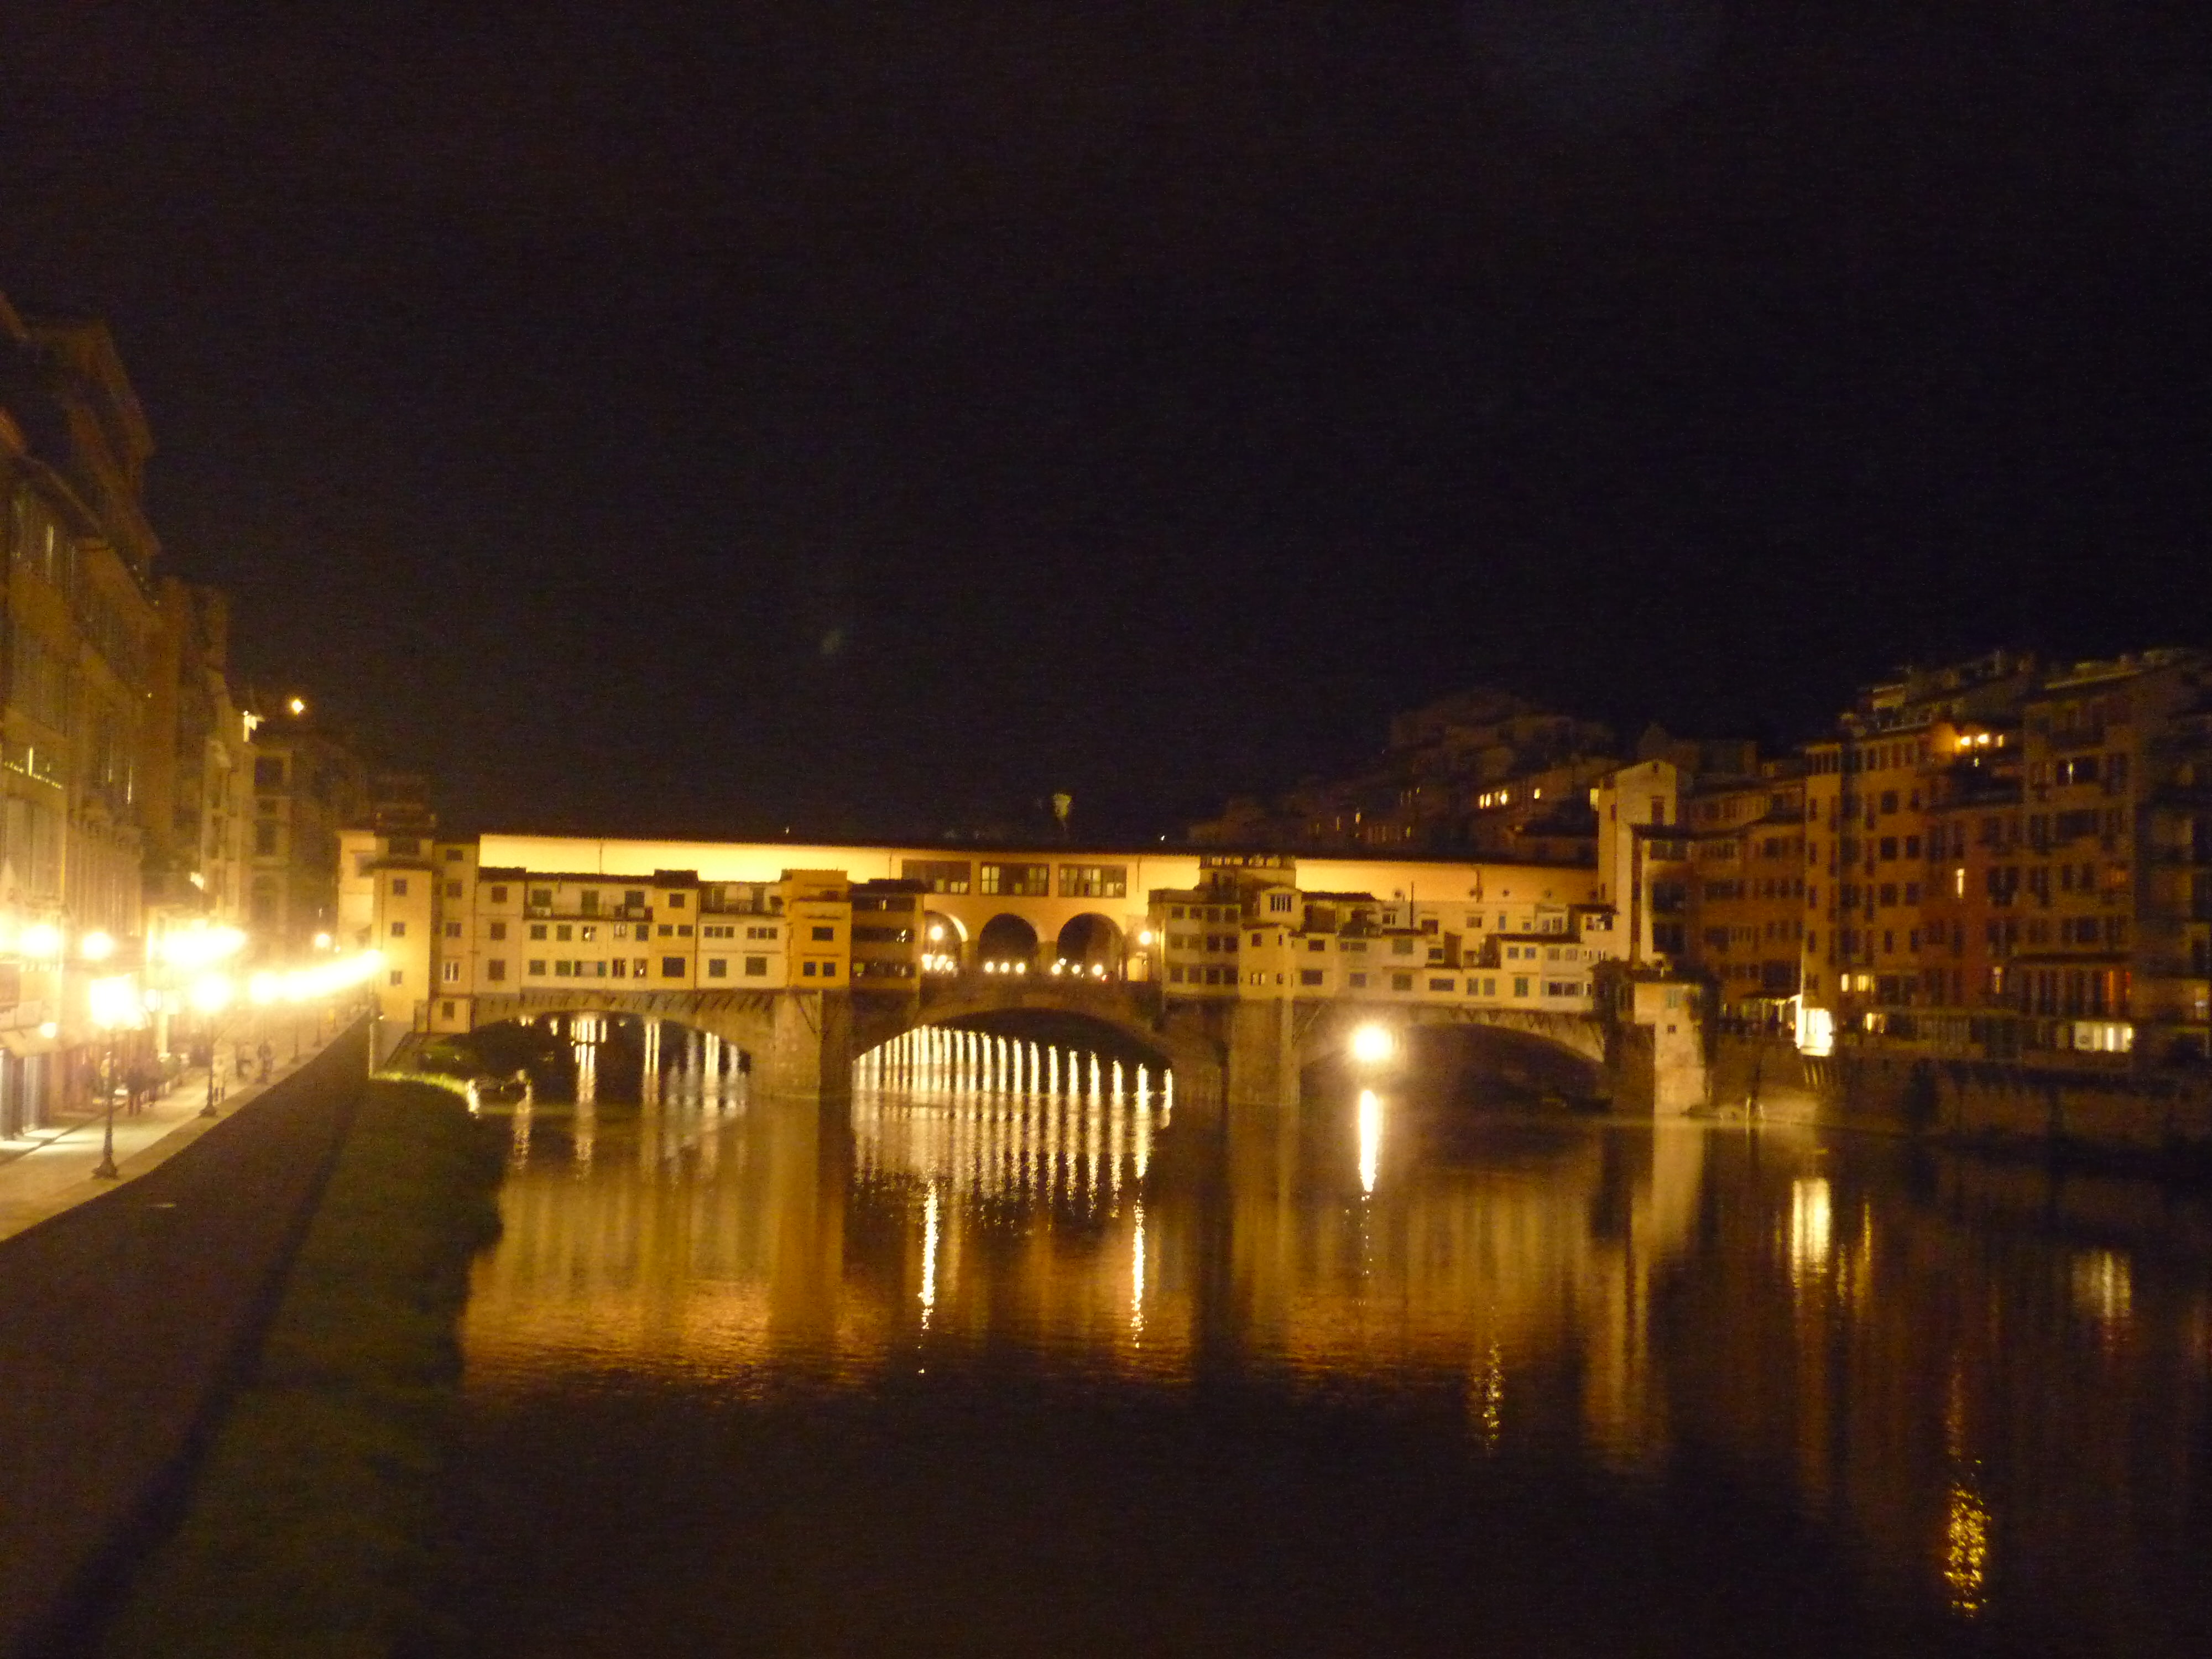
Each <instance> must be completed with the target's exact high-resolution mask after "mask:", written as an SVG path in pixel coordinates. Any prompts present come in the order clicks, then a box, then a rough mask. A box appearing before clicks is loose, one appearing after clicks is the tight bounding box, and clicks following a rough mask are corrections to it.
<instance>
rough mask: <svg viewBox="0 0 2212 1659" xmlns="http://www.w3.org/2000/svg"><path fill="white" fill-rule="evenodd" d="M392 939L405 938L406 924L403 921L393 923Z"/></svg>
mask: <svg viewBox="0 0 2212 1659" xmlns="http://www.w3.org/2000/svg"><path fill="white" fill-rule="evenodd" d="M406 937H407V924H406V923H405V922H404V921H395V922H393V923H392V938H394V939H405V938H406Z"/></svg>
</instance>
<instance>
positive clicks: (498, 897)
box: [491, 884, 507, 904]
mask: <svg viewBox="0 0 2212 1659" xmlns="http://www.w3.org/2000/svg"><path fill="white" fill-rule="evenodd" d="M491 902H493V903H494V904H504V903H506V902H507V889H506V888H504V887H502V886H498V885H496V884H495V885H494V886H493V888H492V890H491Z"/></svg>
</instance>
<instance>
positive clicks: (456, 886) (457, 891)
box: [446, 881, 461, 899]
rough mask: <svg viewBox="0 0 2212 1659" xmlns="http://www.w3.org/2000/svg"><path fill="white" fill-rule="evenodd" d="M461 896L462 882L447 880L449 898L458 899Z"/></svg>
mask: <svg viewBox="0 0 2212 1659" xmlns="http://www.w3.org/2000/svg"><path fill="white" fill-rule="evenodd" d="M446 896H447V898H449V899H457V898H459V897H460V896H461V884H460V883H459V882H458V881H449V882H447V884H446Z"/></svg>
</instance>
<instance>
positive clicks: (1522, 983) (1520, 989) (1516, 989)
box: [1513, 979, 1528, 997]
mask: <svg viewBox="0 0 2212 1659" xmlns="http://www.w3.org/2000/svg"><path fill="white" fill-rule="evenodd" d="M1513 994H1514V995H1515V996H1516V997H1525V996H1527V995H1528V981H1527V980H1525V979H1516V980H1515V981H1513Z"/></svg>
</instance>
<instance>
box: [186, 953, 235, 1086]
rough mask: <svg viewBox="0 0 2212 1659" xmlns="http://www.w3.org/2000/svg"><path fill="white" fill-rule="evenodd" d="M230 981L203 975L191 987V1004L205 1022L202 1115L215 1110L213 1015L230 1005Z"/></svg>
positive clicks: (212, 975)
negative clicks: (204, 1094)
mask: <svg viewBox="0 0 2212 1659" xmlns="http://www.w3.org/2000/svg"><path fill="white" fill-rule="evenodd" d="M231 994H232V993H231V984H230V981H229V980H228V979H227V978H226V977H224V976H223V975H221V974H207V975H203V976H202V977H201V978H200V979H199V981H197V983H195V984H194V985H193V987H192V1006H193V1007H195V1008H197V1009H198V1010H199V1011H200V1012H201V1014H202V1015H203V1016H204V1018H205V1019H206V1022H207V1036H206V1037H205V1039H204V1041H205V1042H206V1044H207V1104H206V1105H204V1106H203V1107H202V1108H200V1115H201V1116H202V1117H213V1116H214V1115H216V1112H215V1074H216V1070H217V1069H218V1067H217V1065H216V1041H215V1017H216V1015H217V1014H219V1013H221V1012H222V1011H223V1010H224V1009H225V1008H227V1007H228V1006H230V999H231Z"/></svg>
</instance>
